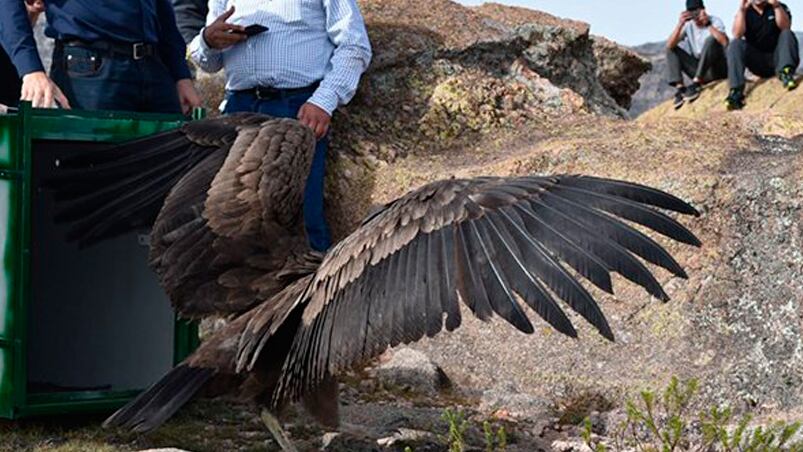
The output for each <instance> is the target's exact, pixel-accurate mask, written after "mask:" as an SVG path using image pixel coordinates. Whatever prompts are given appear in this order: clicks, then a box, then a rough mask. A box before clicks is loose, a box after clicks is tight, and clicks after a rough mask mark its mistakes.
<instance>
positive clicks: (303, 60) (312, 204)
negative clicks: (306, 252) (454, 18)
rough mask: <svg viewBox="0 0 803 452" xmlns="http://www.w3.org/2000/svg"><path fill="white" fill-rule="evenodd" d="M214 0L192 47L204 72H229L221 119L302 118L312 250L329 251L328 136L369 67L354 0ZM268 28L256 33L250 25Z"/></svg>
mask: <svg viewBox="0 0 803 452" xmlns="http://www.w3.org/2000/svg"><path fill="white" fill-rule="evenodd" d="M233 3H234V2H233V1H231V0H211V1H210V2H209V15H208V17H207V21H206V23H207V25H206V27H204V28H203V30H201V33H200V34H199V35H198V36H196V37H195V39H194V40H193V41H192V43H190V47H189V48H190V54H191V56H192V59H193V61H195V63H196V64H198V66H199V67H200V68H201V69H202V70H204V71H206V72H217V71H219V70H220V69H223V68H225V70H226V99H225V107H224V109H223V111H224V113H235V112H241V111H251V112H259V113H265V114H268V115H272V116H277V117H288V118H298V120H299V121H301V122H302V123H303V124H305V125H306V126H308V127H310V128H311V129H312V130H313V131H314V132H315V136H316V137H317V138H318V145H317V147H316V149H315V156H314V158H313V161H312V168H311V170H310V175H309V178H308V179H307V185H306V191H305V193H304V224H305V226H306V230H307V235H308V237H309V241H310V246H311V247H312V248H313V249H315V250H318V251H325V250H326V249H328V248H329V247H330V246H331V244H332V239H331V237H330V233H329V228H328V226H327V224H326V220H325V219H324V214H323V183H324V173H325V165H326V150H327V147H328V140H327V134H328V132H329V124H330V122H331V117H332V113H333V112H334V111H335V109H337V107H338V106H340V105H344V104H346V103H348V102H349V101H350V100H351V98H352V97H353V96H354V93H355V92H356V90H357V85H358V84H359V81H360V76H361V75H362V73H363V72H364V71H365V70H366V69H367V68H368V64H369V63H370V61H371V45H370V43H369V41H368V34H367V32H366V30H365V23H364V22H363V18H362V15H361V14H360V10H359V7H358V6H357V3H356V1H355V0H312V1H303V2H301V1H294V0H272V1H269V2H268V1H263V0H239V1H238V2H237V10H236V11H235V9H234V7H233V6H230V5H231V4H233ZM249 25H260V26H262V27H264V28H263V29H262V32H260V33H258V34H252V35H250V37H249V34H247V33H246V26H249Z"/></svg>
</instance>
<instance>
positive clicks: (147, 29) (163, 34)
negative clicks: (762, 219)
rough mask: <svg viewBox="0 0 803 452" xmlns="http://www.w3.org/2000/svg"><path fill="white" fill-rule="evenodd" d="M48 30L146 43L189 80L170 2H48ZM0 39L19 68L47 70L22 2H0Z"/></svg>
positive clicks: (63, 36) (71, 36)
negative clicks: (152, 46) (37, 48)
mask: <svg viewBox="0 0 803 452" xmlns="http://www.w3.org/2000/svg"><path fill="white" fill-rule="evenodd" d="M46 5H47V23H48V27H47V29H46V30H45V34H46V35H47V36H50V37H51V38H56V39H80V40H83V41H115V42H130V43H135V42H147V43H151V44H155V45H156V46H157V48H158V51H159V56H160V57H161V59H162V61H163V62H164V64H165V66H167V69H168V70H169V71H170V74H171V75H172V76H173V78H174V79H175V80H181V79H185V78H190V72H189V69H188V68H187V62H186V59H185V58H186V48H185V45H184V40H183V39H182V38H181V34H179V32H178V28H177V27H176V18H175V15H174V14H173V7H172V5H171V4H170V0H104V1H102V2H99V1H96V0H47V2H46ZM0 11H2V12H3V13H2V14H0V38H1V39H0V42H2V44H3V47H4V48H5V49H6V51H7V52H8V54H9V56H10V57H11V60H12V61H13V62H14V65H15V66H16V67H17V71H18V72H19V73H20V74H21V75H25V74H28V73H31V72H35V71H41V70H44V68H43V66H42V62H41V60H40V59H39V54H38V53H37V51H36V42H35V41H34V38H33V32H32V30H31V25H30V24H29V23H28V15H27V13H26V12H25V4H24V3H23V1H22V0H0Z"/></svg>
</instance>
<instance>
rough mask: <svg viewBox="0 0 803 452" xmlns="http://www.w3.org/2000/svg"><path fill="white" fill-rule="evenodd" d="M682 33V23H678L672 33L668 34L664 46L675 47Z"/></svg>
mask: <svg viewBox="0 0 803 452" xmlns="http://www.w3.org/2000/svg"><path fill="white" fill-rule="evenodd" d="M682 34H683V25H681V24H678V26H677V27H675V30H674V31H672V34H671V35H669V39H667V40H666V48H667V49H670V50H671V49H674V48H675V47H677V46H678V43H679V42H680V36H681V35H682Z"/></svg>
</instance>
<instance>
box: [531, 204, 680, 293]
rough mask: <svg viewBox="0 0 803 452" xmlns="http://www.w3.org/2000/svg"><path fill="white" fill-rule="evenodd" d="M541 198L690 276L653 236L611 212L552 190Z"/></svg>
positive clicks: (675, 271) (650, 259)
mask: <svg viewBox="0 0 803 452" xmlns="http://www.w3.org/2000/svg"><path fill="white" fill-rule="evenodd" d="M540 199H541V201H542V202H543V203H544V204H546V205H549V206H551V207H554V208H555V209H558V210H562V211H563V212H564V213H567V214H569V215H572V216H573V217H574V218H576V219H577V221H579V222H580V223H583V224H585V225H586V226H587V227H588V228H590V229H592V230H596V231H597V232H598V233H599V234H603V235H605V236H607V237H608V238H610V239H611V240H614V241H615V242H617V243H619V244H620V245H622V246H624V247H625V248H627V249H628V250H630V251H632V252H633V253H634V254H636V255H638V256H640V257H642V258H643V259H644V260H646V261H647V262H650V263H652V264H655V265H658V266H659V267H663V268H664V269H666V270H668V271H670V272H671V273H672V274H674V275H675V276H678V277H680V278H684V279H685V278H688V275H687V274H686V272H685V271H684V270H683V268H682V267H681V266H680V264H678V263H677V261H676V260H675V259H674V258H673V257H672V255H670V254H669V253H668V252H667V251H666V250H665V249H664V248H663V247H662V246H661V245H659V244H658V243H656V242H655V241H654V240H653V239H651V238H649V237H647V236H646V235H644V234H643V233H641V232H640V231H638V230H636V229H634V228H633V227H631V226H629V225H627V224H625V223H623V222H621V221H618V220H615V219H614V218H613V217H611V216H610V215H607V214H603V213H600V212H597V211H595V210H593V209H591V208H588V207H586V206H584V205H582V204H579V203H576V202H574V201H571V200H569V199H565V198H561V197H559V196H557V195H555V194H552V193H550V192H545V193H543V194H542V196H541V198H540Z"/></svg>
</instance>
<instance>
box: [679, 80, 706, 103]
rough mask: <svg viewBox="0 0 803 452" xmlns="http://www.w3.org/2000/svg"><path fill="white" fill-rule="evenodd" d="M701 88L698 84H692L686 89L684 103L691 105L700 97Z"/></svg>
mask: <svg viewBox="0 0 803 452" xmlns="http://www.w3.org/2000/svg"><path fill="white" fill-rule="evenodd" d="M702 90H703V88H702V87H701V86H700V84H699V83H697V82H694V83H692V84H691V85H689V86H688V87H686V93H685V94H684V97H686V102H688V103H692V102H694V101H695V100H697V99H698V98H699V97H700V92H701V91H702Z"/></svg>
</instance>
